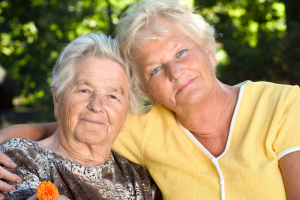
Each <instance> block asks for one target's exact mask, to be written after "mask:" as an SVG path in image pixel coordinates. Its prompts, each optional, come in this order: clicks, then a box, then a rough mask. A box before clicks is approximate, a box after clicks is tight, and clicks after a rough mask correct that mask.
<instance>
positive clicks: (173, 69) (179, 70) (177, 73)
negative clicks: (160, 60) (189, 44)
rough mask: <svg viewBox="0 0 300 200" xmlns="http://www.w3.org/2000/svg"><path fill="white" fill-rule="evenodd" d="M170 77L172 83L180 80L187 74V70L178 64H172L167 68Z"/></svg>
mask: <svg viewBox="0 0 300 200" xmlns="http://www.w3.org/2000/svg"><path fill="white" fill-rule="evenodd" d="M167 69H168V76H169V80H170V81H171V82H173V81H176V80H178V79H179V78H180V77H181V75H182V74H184V72H185V68H184V67H182V66H181V65H180V64H178V63H170V64H169V65H168V67H167Z"/></svg>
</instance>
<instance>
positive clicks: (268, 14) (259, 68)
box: [195, 0, 300, 85]
mask: <svg viewBox="0 0 300 200" xmlns="http://www.w3.org/2000/svg"><path fill="white" fill-rule="evenodd" d="M195 6H196V7H197V8H198V10H199V12H200V13H201V14H202V15H203V16H204V17H205V18H206V19H207V20H208V21H209V22H210V23H211V24H213V25H214V27H215V29H216V39H217V42H218V45H219V47H220V48H219V49H218V50H217V52H216V57H217V60H218V61H219V64H218V67H217V76H218V78H219V79H220V80H221V81H222V82H224V83H227V84H229V85H234V84H237V83H239V82H242V81H245V80H252V81H260V80H263V81H271V82H276V83H285V84H297V85H299V84H300V40H299V39H298V35H299V32H300V1H293V0H195ZM286 13H287V15H286Z"/></svg>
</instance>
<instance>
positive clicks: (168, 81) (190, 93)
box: [133, 28, 216, 112]
mask: <svg viewBox="0 0 300 200" xmlns="http://www.w3.org/2000/svg"><path fill="white" fill-rule="evenodd" d="M133 58H134V59H133V62H134V64H135V66H136V67H137V71H138V73H139V76H140V77H141V81H142V82H143V84H144V86H145V89H146V90H147V91H146V93H148V94H149V96H150V98H151V99H152V100H153V101H154V103H156V104H157V105H159V104H163V105H165V106H167V107H168V108H170V109H171V110H173V111H175V112H176V110H177V109H182V108H183V109H184V108H186V107H188V106H192V105H194V104H197V103H199V102H200V101H204V100H205V97H206V96H207V95H208V94H209V92H210V91H211V90H212V88H213V83H214V82H215V81H216V77H215V74H214V67H215V66H216V60H215V57H214V54H213V52H212V51H211V50H208V49H206V48H204V47H202V46H201V45H198V44H197V42H196V41H195V40H194V39H192V37H189V35H188V34H186V33H185V32H184V31H182V30H181V29H179V28H178V29H175V30H174V31H173V33H171V34H170V35H169V36H168V37H166V38H165V39H164V40H154V41H153V40H149V41H146V42H144V43H143V44H142V45H141V47H140V48H139V49H137V50H136V51H134V52H133Z"/></svg>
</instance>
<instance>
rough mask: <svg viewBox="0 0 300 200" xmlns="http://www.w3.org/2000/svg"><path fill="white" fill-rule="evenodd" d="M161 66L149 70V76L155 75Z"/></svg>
mask: <svg viewBox="0 0 300 200" xmlns="http://www.w3.org/2000/svg"><path fill="white" fill-rule="evenodd" d="M160 69H161V67H156V68H155V69H154V70H153V71H152V72H151V76H153V75H155V74H156V73H158V72H159V71H160Z"/></svg>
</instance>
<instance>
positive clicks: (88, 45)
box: [50, 33, 142, 113]
mask: <svg viewBox="0 0 300 200" xmlns="http://www.w3.org/2000/svg"><path fill="white" fill-rule="evenodd" d="M91 56H95V57H101V58H107V59H111V60H113V61H115V62H117V63H119V64H120V65H121V66H122V68H123V69H124V71H125V73H126V75H127V78H128V79H129V81H130V87H129V106H130V109H131V112H132V113H138V111H139V109H140V106H141V103H142V101H141V94H140V91H139V87H138V86H137V85H135V83H133V82H132V81H131V77H130V70H129V67H128V65H126V63H125V62H124V60H123V57H122V55H121V52H120V49H119V44H118V41H117V40H115V39H111V38H110V37H106V36H105V35H104V34H102V33H89V34H86V35H83V36H81V37H78V38H76V39H75V40H73V41H72V42H70V43H69V44H68V45H67V46H66V47H65V48H64V50H63V51H62V52H61V53H60V55H59V57H58V58H57V61H56V64H55V66H54V68H53V71H52V80H51V83H50V85H51V87H55V88H56V95H57V96H59V95H60V94H61V92H62V91H63V90H64V88H65V87H66V85H67V83H68V82H69V81H70V80H71V79H72V78H73V77H74V75H75V74H74V71H75V70H74V69H75V67H76V66H77V64H78V63H80V62H81V61H83V60H84V59H86V58H88V57H91ZM108 67H109V66H108Z"/></svg>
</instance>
